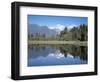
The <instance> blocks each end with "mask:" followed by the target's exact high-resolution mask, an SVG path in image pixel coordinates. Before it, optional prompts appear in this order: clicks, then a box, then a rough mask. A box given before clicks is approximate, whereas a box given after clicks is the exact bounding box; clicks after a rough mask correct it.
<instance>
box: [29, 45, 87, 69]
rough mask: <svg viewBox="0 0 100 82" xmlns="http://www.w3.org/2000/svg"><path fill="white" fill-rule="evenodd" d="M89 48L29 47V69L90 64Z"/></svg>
mask: <svg viewBox="0 0 100 82" xmlns="http://www.w3.org/2000/svg"><path fill="white" fill-rule="evenodd" d="M87 50H88V49H87V46H76V45H66V44H64V45H63V44H59V45H57V44H52V45H51V44H50V45H47V44H45V45H43V44H33V45H28V67H31V66H54V65H78V64H87V63H88V54H87V52H88V51H87Z"/></svg>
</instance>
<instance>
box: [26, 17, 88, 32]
mask: <svg viewBox="0 0 100 82" xmlns="http://www.w3.org/2000/svg"><path fill="white" fill-rule="evenodd" d="M28 24H38V25H40V26H48V28H50V29H59V30H63V29H64V28H65V27H67V28H72V27H73V26H79V25H80V24H86V25H88V18H87V17H75V16H74V17H71V16H46V15H28Z"/></svg>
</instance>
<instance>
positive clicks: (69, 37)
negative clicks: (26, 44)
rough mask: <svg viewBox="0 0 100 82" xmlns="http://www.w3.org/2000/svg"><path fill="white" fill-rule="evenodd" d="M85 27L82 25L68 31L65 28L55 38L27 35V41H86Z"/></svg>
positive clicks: (43, 35)
mask: <svg viewBox="0 0 100 82" xmlns="http://www.w3.org/2000/svg"><path fill="white" fill-rule="evenodd" d="M87 28H88V27H87V25H85V24H82V25H79V26H77V27H73V28H72V29H68V28H67V27H65V29H64V30H63V31H61V32H60V34H58V35H57V36H56V37H55V36H52V37H46V35H45V34H41V33H35V34H34V35H33V34H28V39H29V40H44V41H49V40H64V41H73V40H74V41H87V39H88V35H87V31H88V30H87Z"/></svg>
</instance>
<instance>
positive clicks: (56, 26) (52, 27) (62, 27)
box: [49, 24, 65, 31]
mask: <svg viewBox="0 0 100 82" xmlns="http://www.w3.org/2000/svg"><path fill="white" fill-rule="evenodd" d="M64 28H65V26H64V25H62V24H57V25H55V26H51V27H49V29H57V30H60V31H62V30H63V29H64Z"/></svg>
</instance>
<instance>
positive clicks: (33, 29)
mask: <svg viewBox="0 0 100 82" xmlns="http://www.w3.org/2000/svg"><path fill="white" fill-rule="evenodd" d="M28 33H29V34H33V35H34V36H35V35H36V33H39V34H40V35H43V34H45V35H46V37H52V36H53V37H54V36H56V35H57V34H58V33H59V32H58V31H57V30H55V29H50V28H48V26H40V25H38V24H29V25H28Z"/></svg>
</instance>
